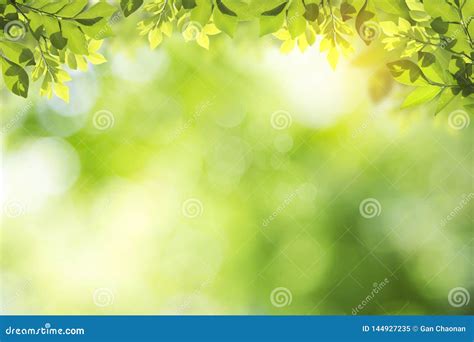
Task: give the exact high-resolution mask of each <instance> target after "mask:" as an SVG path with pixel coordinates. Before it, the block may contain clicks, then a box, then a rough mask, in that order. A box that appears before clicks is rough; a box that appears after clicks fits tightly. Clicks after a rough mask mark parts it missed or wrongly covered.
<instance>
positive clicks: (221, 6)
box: [216, 0, 237, 17]
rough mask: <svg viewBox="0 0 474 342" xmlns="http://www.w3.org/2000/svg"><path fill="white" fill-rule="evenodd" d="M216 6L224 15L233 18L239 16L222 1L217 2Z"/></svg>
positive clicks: (217, 0)
mask: <svg viewBox="0 0 474 342" xmlns="http://www.w3.org/2000/svg"><path fill="white" fill-rule="evenodd" d="M216 4H217V8H218V9H219V11H220V12H221V13H222V14H225V15H230V16H232V17H236V16H237V13H235V12H234V11H232V10H231V9H230V8H229V7H227V6H226V5H225V4H224V3H223V2H222V0H216Z"/></svg>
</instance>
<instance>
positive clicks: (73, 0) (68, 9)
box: [57, 0, 88, 18]
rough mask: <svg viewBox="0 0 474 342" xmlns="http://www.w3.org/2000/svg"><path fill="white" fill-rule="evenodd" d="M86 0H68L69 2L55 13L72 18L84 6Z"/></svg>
mask: <svg viewBox="0 0 474 342" xmlns="http://www.w3.org/2000/svg"><path fill="white" fill-rule="evenodd" d="M87 3H88V1H87V0H70V3H69V4H68V5H66V6H64V7H63V8H62V9H61V10H60V11H59V12H58V13H57V14H58V15H59V16H61V17H65V18H73V17H75V16H76V15H78V14H79V13H81V12H82V11H83V10H84V8H86V6H87Z"/></svg>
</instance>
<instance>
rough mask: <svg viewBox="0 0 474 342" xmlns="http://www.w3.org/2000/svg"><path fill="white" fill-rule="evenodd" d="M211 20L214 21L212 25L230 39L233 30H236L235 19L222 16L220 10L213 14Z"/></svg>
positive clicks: (229, 16)
mask: <svg viewBox="0 0 474 342" xmlns="http://www.w3.org/2000/svg"><path fill="white" fill-rule="evenodd" d="M213 19H214V24H215V25H216V26H217V28H218V29H219V30H221V31H223V32H225V33H226V34H228V35H229V36H230V37H233V36H234V33H235V30H236V28H237V22H238V20H237V17H234V16H231V15H227V14H224V13H223V12H221V11H220V10H218V11H214V14H213Z"/></svg>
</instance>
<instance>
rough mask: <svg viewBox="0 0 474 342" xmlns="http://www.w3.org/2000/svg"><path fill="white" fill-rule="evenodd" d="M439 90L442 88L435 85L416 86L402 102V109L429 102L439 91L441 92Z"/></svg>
mask: <svg viewBox="0 0 474 342" xmlns="http://www.w3.org/2000/svg"><path fill="white" fill-rule="evenodd" d="M441 91H442V88H440V87H435V86H426V87H419V88H416V89H415V90H414V91H413V92H411V93H410V94H409V95H408V96H407V98H406V99H405V101H404V102H403V104H402V109H404V108H408V107H412V106H417V105H420V104H422V103H426V102H429V101H431V100H433V99H434V98H435V97H436V96H437V95H438V94H439V93H441Z"/></svg>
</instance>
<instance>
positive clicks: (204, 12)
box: [191, 0, 212, 26]
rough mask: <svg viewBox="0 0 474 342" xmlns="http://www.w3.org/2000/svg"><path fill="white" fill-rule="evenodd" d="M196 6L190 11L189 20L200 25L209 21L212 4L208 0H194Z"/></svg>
mask: <svg viewBox="0 0 474 342" xmlns="http://www.w3.org/2000/svg"><path fill="white" fill-rule="evenodd" d="M196 3H197V6H196V7H195V8H194V9H193V10H192V11H191V20H192V21H196V22H198V23H199V24H201V25H202V26H204V25H206V24H207V23H208V22H209V19H210V18H211V15H212V4H211V2H210V1H209V0H196Z"/></svg>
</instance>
